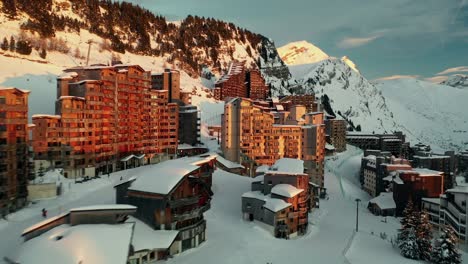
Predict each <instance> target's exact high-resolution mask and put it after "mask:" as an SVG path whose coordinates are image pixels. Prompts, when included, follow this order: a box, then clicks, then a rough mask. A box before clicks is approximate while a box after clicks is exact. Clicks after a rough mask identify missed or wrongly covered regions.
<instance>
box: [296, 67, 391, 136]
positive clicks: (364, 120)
mask: <svg viewBox="0 0 468 264" xmlns="http://www.w3.org/2000/svg"><path fill="white" fill-rule="evenodd" d="M290 71H291V73H292V75H293V77H295V78H296V79H297V80H299V82H300V83H301V84H303V86H304V87H307V86H309V87H314V92H315V94H316V96H317V97H322V96H325V95H327V96H328V97H329V98H330V104H331V107H332V108H333V111H334V112H335V114H338V115H341V116H343V117H344V118H346V119H347V120H351V121H352V123H353V124H354V126H356V127H357V126H358V125H360V126H361V128H362V130H363V131H368V132H372V131H375V132H379V131H388V132H390V131H393V130H395V129H396V127H397V126H398V125H397V124H396V123H395V122H394V120H393V118H392V114H391V112H390V111H389V110H388V107H387V105H386V102H385V98H384V97H383V96H382V95H381V93H380V92H379V90H378V89H377V88H376V87H375V86H374V85H373V84H372V83H370V82H369V81H368V80H367V79H365V78H364V77H363V76H362V75H361V74H359V73H358V72H356V71H354V70H353V69H352V68H351V67H349V66H348V64H346V63H345V62H344V61H342V60H340V59H337V58H328V59H326V60H323V61H320V62H317V63H315V64H306V65H298V66H290ZM311 92H312V91H310V90H307V89H304V90H302V91H300V93H311Z"/></svg>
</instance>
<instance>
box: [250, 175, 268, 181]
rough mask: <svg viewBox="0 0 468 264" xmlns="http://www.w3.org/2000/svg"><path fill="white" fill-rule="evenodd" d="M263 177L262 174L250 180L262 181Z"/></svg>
mask: <svg viewBox="0 0 468 264" xmlns="http://www.w3.org/2000/svg"><path fill="white" fill-rule="evenodd" d="M264 179H265V177H264V176H263V175H261V176H257V177H255V178H253V180H252V182H263V180H264Z"/></svg>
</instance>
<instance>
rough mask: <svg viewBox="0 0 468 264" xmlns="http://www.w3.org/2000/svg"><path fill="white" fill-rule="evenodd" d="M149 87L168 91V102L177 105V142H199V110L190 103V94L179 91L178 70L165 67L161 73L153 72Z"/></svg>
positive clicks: (195, 143)
mask: <svg viewBox="0 0 468 264" xmlns="http://www.w3.org/2000/svg"><path fill="white" fill-rule="evenodd" d="M151 87H152V89H153V90H158V91H163V90H166V91H168V94H169V102H171V103H177V104H178V105H179V129H178V131H179V144H189V145H192V146H195V145H198V144H200V143H201V138H200V125H201V123H200V122H201V121H200V111H198V108H197V106H194V105H192V104H191V101H192V97H191V94H190V93H189V92H183V91H181V87H180V72H179V71H177V70H171V69H166V70H164V72H163V73H153V74H152V75H151Z"/></svg>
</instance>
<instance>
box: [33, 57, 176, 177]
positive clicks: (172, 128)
mask: <svg viewBox="0 0 468 264" xmlns="http://www.w3.org/2000/svg"><path fill="white" fill-rule="evenodd" d="M169 100H170V99H169V91H168V90H156V89H152V87H151V75H150V73H149V72H147V71H145V70H144V69H142V68H141V67H140V66H138V65H116V66H91V67H77V68H71V69H67V70H65V73H64V74H63V75H61V76H59V77H58V79H57V101H56V115H34V116H33V123H34V124H35V125H36V126H35V128H34V131H33V145H34V151H35V154H36V159H39V160H48V161H51V163H52V165H53V166H55V167H63V168H64V173H65V176H66V177H72V178H75V177H80V176H94V175H98V174H99V173H108V172H112V171H115V170H117V169H119V168H120V169H126V168H128V167H133V166H138V165H143V164H148V163H155V162H159V161H160V160H161V159H164V158H167V157H170V156H173V155H175V154H176V151H177V143H178V142H177V141H178V140H177V137H178V105H177V104H176V103H170V102H169Z"/></svg>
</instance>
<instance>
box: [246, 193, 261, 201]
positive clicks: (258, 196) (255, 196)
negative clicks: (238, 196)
mask: <svg viewBox="0 0 468 264" xmlns="http://www.w3.org/2000/svg"><path fill="white" fill-rule="evenodd" d="M242 198H252V199H257V200H262V201H265V198H266V196H265V195H264V194H263V193H262V192H261V191H251V192H245V193H244V194H242Z"/></svg>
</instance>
